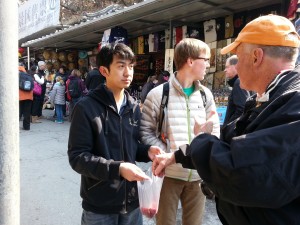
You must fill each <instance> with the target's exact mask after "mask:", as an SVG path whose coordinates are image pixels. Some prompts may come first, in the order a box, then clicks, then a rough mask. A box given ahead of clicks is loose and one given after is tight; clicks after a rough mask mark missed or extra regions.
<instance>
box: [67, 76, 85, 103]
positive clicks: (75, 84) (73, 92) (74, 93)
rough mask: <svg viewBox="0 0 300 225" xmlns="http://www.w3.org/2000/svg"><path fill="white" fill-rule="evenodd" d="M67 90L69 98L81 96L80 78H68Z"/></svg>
mask: <svg viewBox="0 0 300 225" xmlns="http://www.w3.org/2000/svg"><path fill="white" fill-rule="evenodd" d="M68 92H69V95H70V97H71V98H79V97H81V94H82V91H81V88H80V80H79V79H72V80H71V79H70V83H69V85H68Z"/></svg>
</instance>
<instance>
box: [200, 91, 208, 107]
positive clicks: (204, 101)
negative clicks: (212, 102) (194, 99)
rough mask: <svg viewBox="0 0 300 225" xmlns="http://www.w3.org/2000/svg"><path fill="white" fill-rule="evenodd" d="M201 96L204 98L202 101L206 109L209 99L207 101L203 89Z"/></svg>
mask: <svg viewBox="0 0 300 225" xmlns="http://www.w3.org/2000/svg"><path fill="white" fill-rule="evenodd" d="M200 94H201V98H202V101H203V106H204V108H205V107H206V103H207V99H206V94H205V91H204V90H203V89H202V88H200Z"/></svg>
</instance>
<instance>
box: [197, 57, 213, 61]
mask: <svg viewBox="0 0 300 225" xmlns="http://www.w3.org/2000/svg"><path fill="white" fill-rule="evenodd" d="M196 59H203V60H204V61H205V62H209V61H210V58H204V57H199V56H198V57H197V58H196Z"/></svg>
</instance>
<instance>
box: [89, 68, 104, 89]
mask: <svg viewBox="0 0 300 225" xmlns="http://www.w3.org/2000/svg"><path fill="white" fill-rule="evenodd" d="M104 83H105V77H104V76H103V75H101V74H100V72H99V68H97V66H96V63H94V62H91V71H89V72H88V74H87V77H86V80H85V85H86V87H87V89H88V90H93V89H95V88H96V87H97V86H98V85H100V84H104Z"/></svg>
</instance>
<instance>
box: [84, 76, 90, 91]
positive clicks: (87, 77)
mask: <svg viewBox="0 0 300 225" xmlns="http://www.w3.org/2000/svg"><path fill="white" fill-rule="evenodd" d="M90 83H91V73H90V72H88V74H87V76H86V79H85V86H86V88H87V89H88V90H90Z"/></svg>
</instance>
